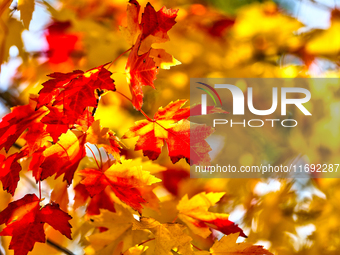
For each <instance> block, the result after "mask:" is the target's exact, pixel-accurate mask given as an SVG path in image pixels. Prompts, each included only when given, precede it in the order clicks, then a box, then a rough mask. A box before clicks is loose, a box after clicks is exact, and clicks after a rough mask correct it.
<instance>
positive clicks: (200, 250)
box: [191, 244, 203, 251]
mask: <svg viewBox="0 0 340 255" xmlns="http://www.w3.org/2000/svg"><path fill="white" fill-rule="evenodd" d="M191 245H192V247H194V248H195V249H197V250H199V251H203V250H202V249H200V248H198V247H197V246H196V245H194V244H191Z"/></svg>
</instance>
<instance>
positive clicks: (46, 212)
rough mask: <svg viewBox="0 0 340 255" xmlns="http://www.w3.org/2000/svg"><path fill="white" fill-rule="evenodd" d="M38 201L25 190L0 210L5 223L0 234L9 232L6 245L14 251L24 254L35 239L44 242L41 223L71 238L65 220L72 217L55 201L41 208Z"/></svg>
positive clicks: (68, 225)
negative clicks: (23, 193)
mask: <svg viewBox="0 0 340 255" xmlns="http://www.w3.org/2000/svg"><path fill="white" fill-rule="evenodd" d="M39 202H40V200H39V198H38V197H37V196H36V195H34V194H27V195H26V196H24V197H23V198H21V199H19V200H17V201H14V202H12V203H10V204H9V205H8V207H7V208H6V209H5V210H3V211H2V212H1V213H0V224H6V227H5V228H4V229H3V230H2V231H1V232H0V236H12V240H11V243H10V246H9V248H10V249H12V250H14V254H15V255H26V254H27V253H28V252H29V251H31V250H32V249H33V247H34V244H35V243H36V242H41V243H43V242H45V232H44V224H45V223H47V224H49V225H50V226H51V227H53V228H54V229H55V230H58V231H59V232H60V233H61V234H63V235H65V236H66V237H67V238H69V239H72V238H71V225H70V224H69V222H68V221H69V220H71V219H72V217H71V216H69V215H68V214H67V213H65V212H63V211H62V210H61V209H60V208H59V206H58V205H57V204H55V203H51V204H47V205H45V206H44V207H42V208H41V207H40V204H39Z"/></svg>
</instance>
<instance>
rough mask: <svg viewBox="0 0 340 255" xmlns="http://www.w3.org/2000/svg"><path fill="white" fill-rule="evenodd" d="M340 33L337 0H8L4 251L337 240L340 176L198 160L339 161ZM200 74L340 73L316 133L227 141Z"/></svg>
mask: <svg viewBox="0 0 340 255" xmlns="http://www.w3.org/2000/svg"><path fill="white" fill-rule="evenodd" d="M339 6H340V3H339ZM308 8H309V10H310V12H311V15H314V13H317V12H318V11H319V14H320V15H321V14H322V15H324V16H323V17H327V19H323V21H320V24H318V25H315V24H314V23H313V24H312V23H310V24H308V19H307V18H306V13H308V11H306V9H308ZM320 20H321V18H320ZM339 31H340V7H338V6H337V3H336V1H335V5H334V3H333V5H331V4H329V3H328V2H327V3H326V1H320V2H317V1H296V2H294V1H293V2H292V3H286V2H285V1H255V0H254V1H250V0H249V1H239V2H238V3H236V1H225V2H223V1H199V2H198V1H196V2H194V1H179V0H178V1H177V0H176V1H171V2H169V1H151V2H147V1H135V0H130V1H128V2H126V1H106V0H104V1H101V2H98V1H92V0H81V1H79V0H77V1H75V0H68V1H64V0H58V1H34V0H24V1H12V0H2V2H1V3H0V64H1V74H0V114H1V117H2V120H1V122H0V186H1V187H2V189H1V191H0V254H15V255H26V254H89V255H90V254H105V255H106V254H114V255H116V254H117V255H118V254H124V255H129V254H130V255H139V254H145V255H147V254H157V255H163V254H164V255H170V254H183V255H209V254H211V255H224V254H225V255H227V254H248V255H260V254H278V255H285V254H300V255H302V254H308V255H313V254H315V255H318V254H330V255H332V254H338V253H339V251H340V232H339V229H340V221H339V219H338V216H339V212H338V207H339V206H338V200H339V199H338V195H339V196H340V191H339V190H340V189H339V188H340V181H339V179H337V178H322V176H321V175H318V174H317V173H312V172H311V173H310V175H308V176H307V177H306V176H305V178H303V179H296V178H290V179H288V178H286V179H264V178H256V179H255V178H242V179H235V178H221V179H217V178H215V179H214V178H212V179H210V178H204V179H203V178H190V170H189V169H190V166H194V165H208V164H209V163H210V162H211V160H212V158H216V157H225V155H228V157H231V158H233V159H235V161H237V162H238V163H239V164H259V163H261V162H263V161H264V160H263V159H265V160H266V161H268V162H270V163H273V164H275V163H281V162H284V161H285V160H294V162H299V164H303V165H306V166H308V167H309V165H312V164H320V165H321V164H323V163H325V164H339V163H340V157H339V151H340V133H339V130H340V129H338V127H339V123H340V122H339V120H338V119H337V117H338V113H339V112H340V107H339V97H340V82H339V81H338V79H337V78H338V76H339V63H340V62H339V52H340V35H339ZM197 77H203V78H222V77H239V78H288V79H293V78H316V77H318V78H321V77H322V78H335V79H332V82H330V84H329V85H327V86H317V84H312V85H311V86H312V87H311V88H312V89H313V91H312V93H313V96H314V95H315V96H314V98H315V100H316V102H317V104H310V105H309V106H308V107H310V108H313V110H314V112H316V113H315V114H314V119H313V121H314V122H313V123H309V122H303V123H302V125H303V131H301V130H297V129H296V130H293V131H291V132H286V131H285V130H281V131H282V133H277V136H275V137H271V136H270V134H269V133H268V132H266V130H265V129H263V130H261V131H258V132H252V133H249V134H248V135H247V136H244V135H240V134H237V133H236V134H235V135H234V134H231V135H229V136H227V140H226V141H224V142H223V143H221V144H222V145H221V146H222V147H221V149H220V152H221V153H220V154H219V155H214V154H213V153H211V151H212V148H211V147H212V145H211V144H212V143H213V142H214V141H216V140H221V139H220V138H219V136H218V135H216V133H215V128H213V127H211V126H208V125H205V124H202V123H194V122H193V121H192V117H193V116H200V115H202V114H203V113H202V111H201V105H194V104H191V103H190V89H189V83H190V81H189V80H190V78H197ZM254 96H255V97H256V98H257V100H258V101H259V102H262V103H261V107H262V106H263V105H265V102H266V100H267V99H266V98H264V97H261V95H258V94H256V95H254ZM219 101H220V103H221V104H222V102H221V99H220V98H219ZM215 105H217V103H216V102H215ZM324 105H327V106H328V107H329V108H330V109H331V111H330V112H329V113H327V114H326V115H325V114H324V113H323V112H322V111H323V109H324ZM225 106H226V107H227V108H223V109H222V108H221V107H220V106H209V107H208V111H207V114H208V115H214V114H223V115H228V114H229V111H230V109H229V108H228V107H229V106H230V102H228V103H226V105H225ZM321 106H322V107H321ZM281 131H280V132H281ZM288 133H289V135H286V134H288ZM249 139H250V140H252V141H258V144H259V146H258V147H254V146H250V145H249V142H247V141H249ZM268 140H270V141H271V142H270V143H269V142H268ZM282 140H286V141H287V142H288V144H289V146H286V147H285V146H280V144H282V143H281V142H282ZM266 142H267V143H266ZM264 144H266V146H265V145H264ZM267 144H269V145H268V146H267ZM339 171H340V170H339Z"/></svg>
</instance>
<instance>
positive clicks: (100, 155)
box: [94, 144, 103, 168]
mask: <svg viewBox="0 0 340 255" xmlns="http://www.w3.org/2000/svg"><path fill="white" fill-rule="evenodd" d="M94 146H96V149H97V151H98V153H99V159H100V166H101V167H100V168H102V167H103V159H102V154H101V153H100V150H99V148H98V146H97V144H95V145H94Z"/></svg>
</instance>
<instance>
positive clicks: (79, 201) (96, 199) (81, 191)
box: [74, 183, 116, 215]
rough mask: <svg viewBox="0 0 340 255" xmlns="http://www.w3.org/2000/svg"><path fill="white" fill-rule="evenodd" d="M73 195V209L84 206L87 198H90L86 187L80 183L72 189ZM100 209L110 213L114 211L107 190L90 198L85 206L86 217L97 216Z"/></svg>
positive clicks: (112, 202)
mask: <svg viewBox="0 0 340 255" xmlns="http://www.w3.org/2000/svg"><path fill="white" fill-rule="evenodd" d="M111 192H112V191H111ZM74 193H75V195H74V209H76V208H78V207H79V206H82V205H84V204H85V203H86V201H87V200H88V198H90V194H89V192H88V191H87V189H86V186H85V185H84V184H82V183H78V184H77V185H76V186H75V187H74ZM100 209H107V210H109V211H111V212H115V211H116V210H115V207H114V201H113V199H112V197H111V195H110V192H109V190H108V189H104V190H103V191H101V192H100V193H99V194H97V195H95V196H93V197H92V198H90V201H89V202H88V204H87V208H86V213H87V214H88V215H99V214H100Z"/></svg>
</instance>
